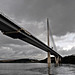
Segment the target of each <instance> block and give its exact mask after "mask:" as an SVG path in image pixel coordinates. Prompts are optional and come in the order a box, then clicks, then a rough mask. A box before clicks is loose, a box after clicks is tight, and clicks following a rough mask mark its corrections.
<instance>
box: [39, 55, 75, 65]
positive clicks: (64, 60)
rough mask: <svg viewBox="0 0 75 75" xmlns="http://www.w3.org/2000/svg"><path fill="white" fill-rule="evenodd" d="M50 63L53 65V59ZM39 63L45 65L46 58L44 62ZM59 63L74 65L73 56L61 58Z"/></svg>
mask: <svg viewBox="0 0 75 75" xmlns="http://www.w3.org/2000/svg"><path fill="white" fill-rule="evenodd" d="M51 62H52V63H55V58H54V57H51ZM40 63H47V58H46V59H44V60H40ZM61 63H64V64H75V55H70V56H65V57H63V58H62V61H61Z"/></svg>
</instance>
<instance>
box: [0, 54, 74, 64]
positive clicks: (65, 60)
mask: <svg viewBox="0 0 75 75" xmlns="http://www.w3.org/2000/svg"><path fill="white" fill-rule="evenodd" d="M51 62H52V63H55V57H51ZM0 63H47V58H45V59H43V60H35V59H15V60H0ZM61 63H64V64H75V55H71V56H65V57H63V58H62V61H61Z"/></svg>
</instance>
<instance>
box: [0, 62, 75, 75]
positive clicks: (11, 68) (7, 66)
mask: <svg viewBox="0 0 75 75" xmlns="http://www.w3.org/2000/svg"><path fill="white" fill-rule="evenodd" d="M48 71H50V75H75V65H71V64H68V65H65V64H62V65H61V66H58V67H55V66H54V64H51V68H50V70H48V65H47V64H46V63H0V75H49V74H48V73H49V72H48Z"/></svg>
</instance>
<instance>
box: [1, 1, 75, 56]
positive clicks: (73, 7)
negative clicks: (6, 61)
mask: <svg viewBox="0 0 75 75" xmlns="http://www.w3.org/2000/svg"><path fill="white" fill-rule="evenodd" d="M0 10H1V11H2V12H3V13H5V14H6V15H7V16H8V17H10V18H11V19H13V20H14V21H16V22H17V24H19V25H20V26H22V27H23V28H24V29H26V30H28V31H29V32H31V33H32V34H33V35H35V36H36V37H37V38H39V39H40V40H42V41H43V42H45V43H46V41H47V40H46V39H47V38H46V18H47V17H48V18H49V20H50V27H51V30H52V33H53V35H54V36H55V37H54V38H55V41H56V44H57V46H58V45H59V41H60V40H61V38H63V39H64V41H65V38H66V37H65V36H66V35H67V33H75V25H74V24H75V0H0ZM71 36H74V34H72V35H71ZM71 36H70V34H68V37H67V40H68V41H67V42H70V39H71V38H69V37H71ZM1 38H3V39H2V40H1ZM0 40H1V43H0V44H1V45H0V46H4V45H3V44H15V45H28V44H27V43H24V42H21V41H18V40H17V41H15V40H13V39H10V38H8V37H5V36H3V35H2V34H1V33H0ZM73 40H74V39H72V41H73ZM61 41H62V40H61ZM71 45H72V46H71V48H70V49H69V50H71V49H72V50H74V48H75V47H74V45H73V44H71ZM8 46H9V45H8ZM60 47H61V46H60ZM10 48H11V47H10ZM32 48H33V47H32ZM12 49H14V47H13V48H12ZM60 49H61V48H60ZM63 49H64V44H62V51H63ZM15 50H16V49H15ZM34 50H35V48H33V50H32V52H34ZM37 50H39V49H37ZM19 51H20V50H19ZM39 52H40V51H39ZM23 53H24V51H23ZM37 53H38V52H37ZM41 53H42V54H43V52H41ZM60 53H61V54H63V53H62V52H60ZM33 54H34V53H33ZM35 54H36V52H35ZM38 54H39V53H38ZM44 54H45V53H44ZM64 54H66V53H64ZM71 54H72V53H71ZM13 55H15V54H14V53H13ZM13 55H12V57H13Z"/></svg>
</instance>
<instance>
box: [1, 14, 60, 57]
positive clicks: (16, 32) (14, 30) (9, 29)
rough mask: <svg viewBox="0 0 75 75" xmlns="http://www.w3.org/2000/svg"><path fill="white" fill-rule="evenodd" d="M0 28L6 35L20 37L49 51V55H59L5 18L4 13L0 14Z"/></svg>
mask: <svg viewBox="0 0 75 75" xmlns="http://www.w3.org/2000/svg"><path fill="white" fill-rule="evenodd" d="M0 30H1V32H2V33H3V34H4V35H7V36H9V37H11V38H14V39H20V40H22V41H25V42H27V43H30V44H32V45H34V46H36V47H38V48H40V49H42V50H44V51H46V52H50V53H51V55H54V56H56V57H58V56H59V57H61V55H59V54H58V53H57V52H55V51H54V50H52V49H51V48H50V47H48V46H47V45H45V44H44V43H43V42H41V41H40V40H38V39H37V38H35V37H34V36H33V35H32V34H31V33H29V32H28V31H26V30H24V29H23V28H21V27H19V26H17V25H16V24H15V23H13V22H12V21H10V20H9V19H7V18H6V17H5V16H4V15H2V14H0Z"/></svg>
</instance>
